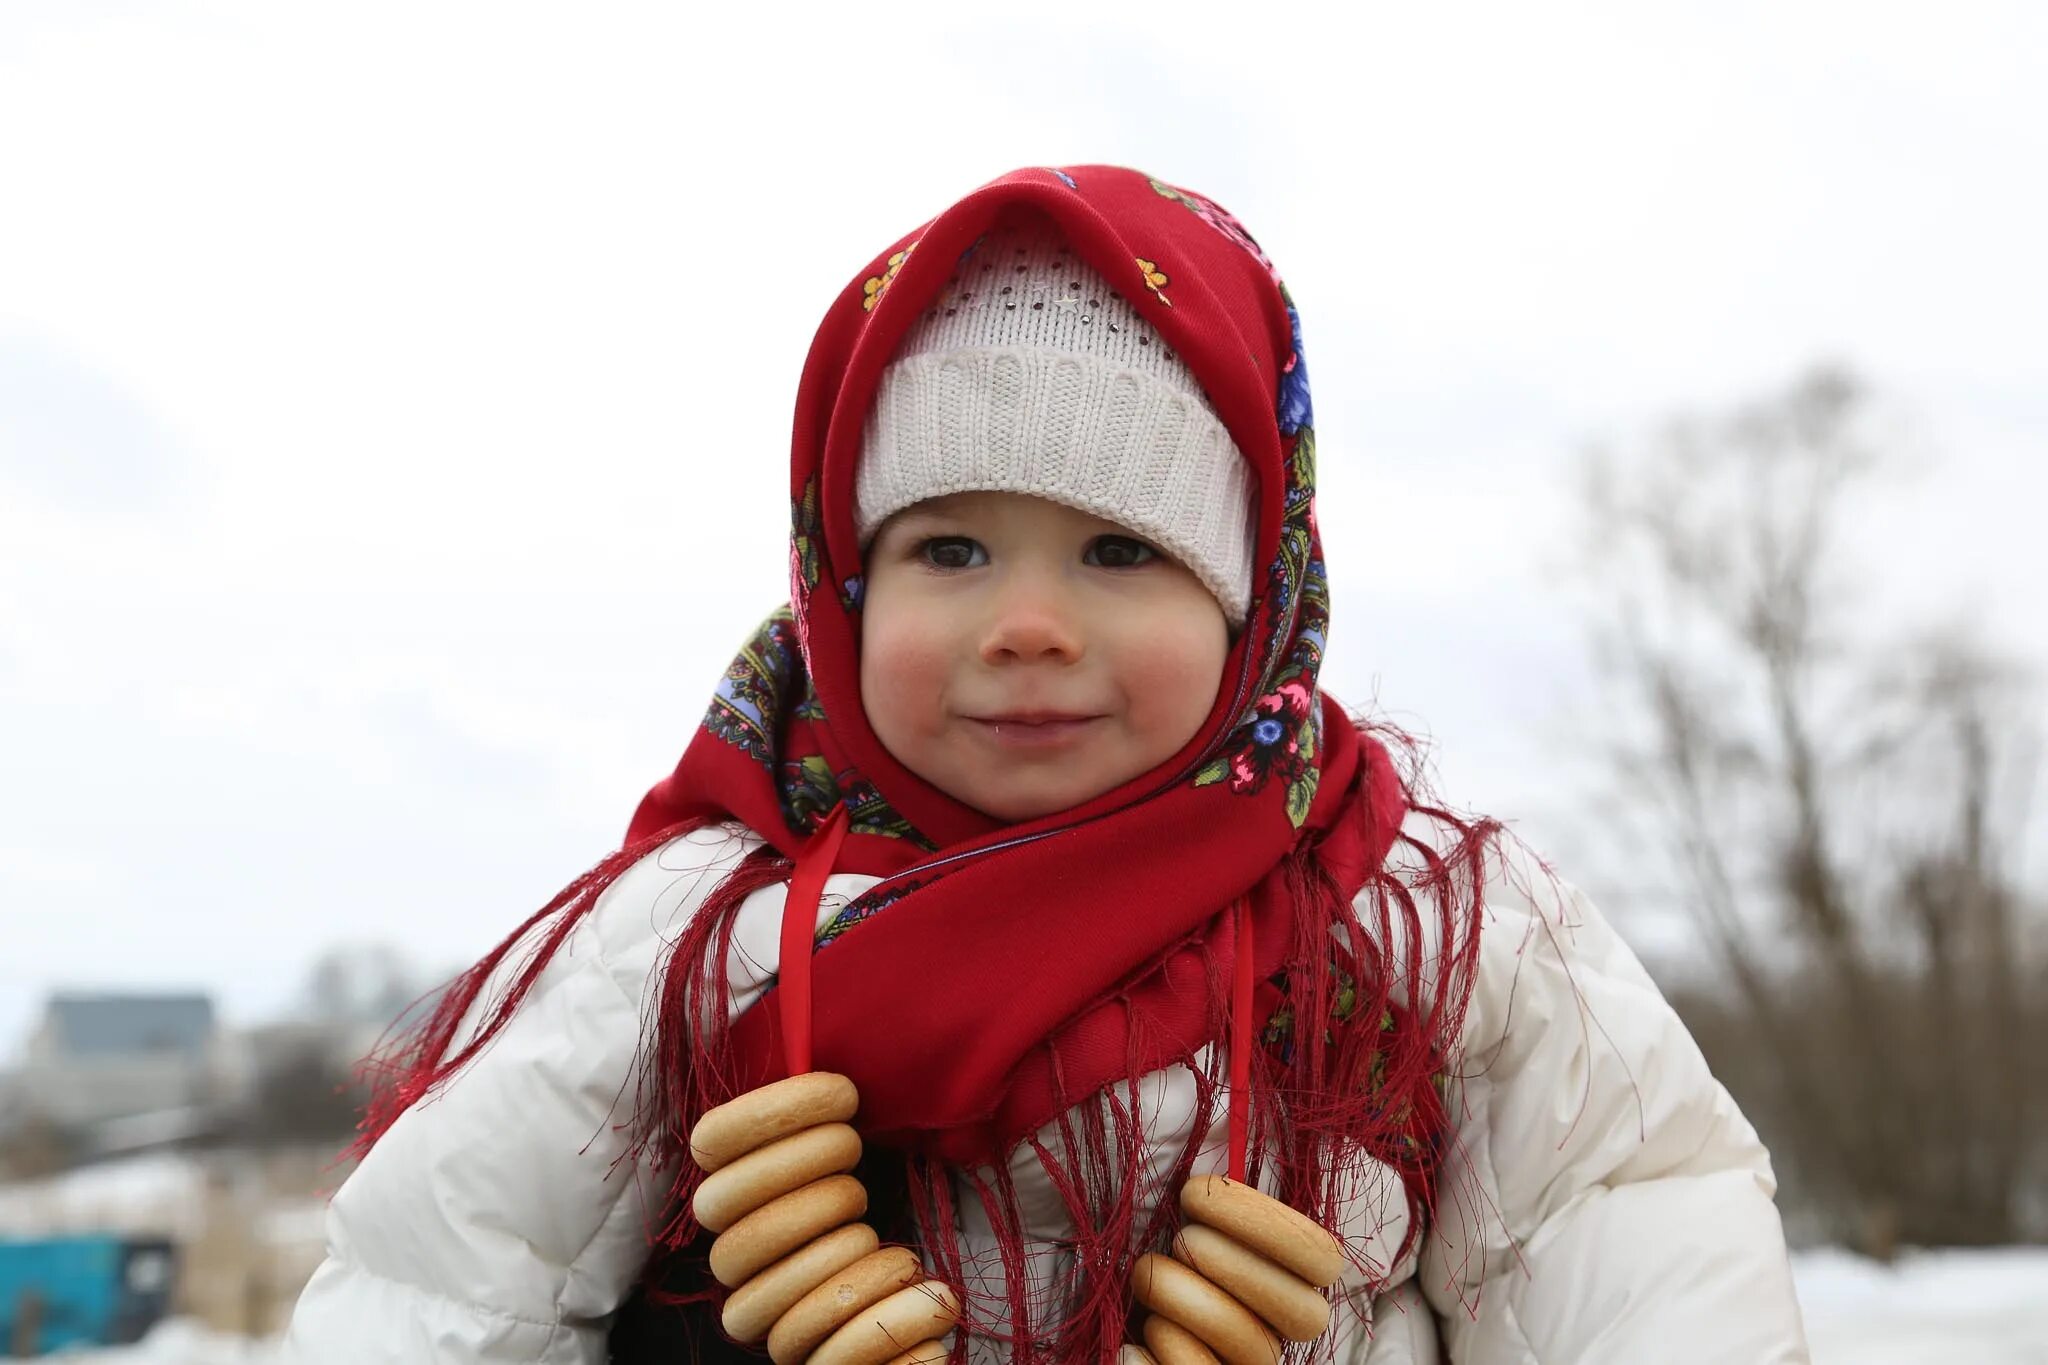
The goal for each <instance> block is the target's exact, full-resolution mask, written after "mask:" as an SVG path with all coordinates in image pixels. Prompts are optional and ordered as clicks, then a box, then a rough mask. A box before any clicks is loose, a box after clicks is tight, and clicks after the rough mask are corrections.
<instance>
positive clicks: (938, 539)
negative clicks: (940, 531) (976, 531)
mask: <svg viewBox="0 0 2048 1365" xmlns="http://www.w3.org/2000/svg"><path fill="white" fill-rule="evenodd" d="M917 557H918V558H919V559H922V560H923V561H924V562H925V563H927V564H929V565H931V566H932V567H933V568H934V569H978V568H980V567H981V566H982V565H984V564H986V563H988V551H987V550H984V549H983V548H982V547H981V542H980V541H978V540H969V539H968V538H967V537H966V536H933V537H932V538H931V539H930V540H927V541H926V542H924V544H922V545H920V546H918V547H917Z"/></svg>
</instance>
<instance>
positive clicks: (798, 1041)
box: [777, 804, 847, 1076]
mask: <svg viewBox="0 0 2048 1365" xmlns="http://www.w3.org/2000/svg"><path fill="white" fill-rule="evenodd" d="M846 824H847V815H846V807H845V806H844V805H843V804H842V805H837V806H834V807H833V808H832V813H831V814H830V815H828V816H826V817H825V823H824V824H823V825H822V826H820V827H819V829H818V832H817V833H816V834H813V835H812V836H811V838H810V841H809V842H808V843H806V844H805V845H804V846H803V851H802V852H800V853H798V854H797V855H796V874H795V875H794V876H792V877H791V878H790V879H789V899H788V900H786V901H784V902H783V903H782V961H781V966H780V968H779V973H780V975H779V979H778V982H777V986H778V989H779V991H780V993H781V996H782V1060H783V1062H784V1063H785V1064H786V1065H787V1066H788V1067H789V1074H790V1075H792V1076H801V1075H803V1074H804V1073H805V1072H806V1071H809V1070H810V1069H811V948H812V946H813V945H814V944H816V942H817V940H818V902H819V901H820V900H821V899H823V897H824V895H825V879H826V878H827V877H829V876H831V875H832V864H833V863H834V862H836V861H838V858H839V846H840V845H841V844H843V843H845V842H846Z"/></svg>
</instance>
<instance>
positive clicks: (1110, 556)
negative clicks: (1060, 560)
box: [1082, 536, 1159, 569]
mask: <svg viewBox="0 0 2048 1365" xmlns="http://www.w3.org/2000/svg"><path fill="white" fill-rule="evenodd" d="M1158 557H1159V552H1158V551H1157V550H1155V549H1153V548H1152V547H1151V546H1150V545H1147V544H1146V543H1145V542H1144V541H1142V540H1133V539H1131V538H1130V537H1129V536H1097V537H1095V539H1094V540H1092V541H1090V542H1089V543H1088V553H1087V554H1085V555H1083V556H1082V561H1083V562H1084V563H1088V564H1094V565H1097V566H1099V567H1101V568H1104V569H1135V568H1137V567H1138V566H1139V565H1140V564H1143V563H1145V562H1146V561H1148V560H1152V559H1157V558H1158Z"/></svg>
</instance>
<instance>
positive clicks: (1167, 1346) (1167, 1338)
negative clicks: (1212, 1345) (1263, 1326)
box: [1119, 1313, 1223, 1365]
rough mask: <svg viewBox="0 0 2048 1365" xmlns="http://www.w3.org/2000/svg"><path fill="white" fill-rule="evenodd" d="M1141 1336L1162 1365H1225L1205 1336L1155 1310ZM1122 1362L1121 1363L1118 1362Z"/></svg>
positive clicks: (1153, 1356)
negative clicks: (1210, 1347)
mask: <svg viewBox="0 0 2048 1365" xmlns="http://www.w3.org/2000/svg"><path fill="white" fill-rule="evenodd" d="M1141 1335H1142V1336H1143V1337H1144V1338H1145V1346H1146V1349H1147V1350H1149V1351H1150V1352H1151V1353H1152V1358H1153V1359H1154V1360H1157V1361H1158V1362H1159V1365H1223V1362H1222V1361H1221V1360H1219V1359H1217V1357H1216V1353H1215V1352H1214V1351H1212V1350H1210V1349H1209V1348H1208V1347H1207V1346H1204V1345H1203V1344H1202V1339H1201V1338H1200V1337H1198V1336H1196V1335H1195V1334H1194V1333H1193V1332H1190V1331H1189V1330H1188V1329H1187V1328H1185V1327H1183V1326H1181V1325H1180V1324H1179V1323H1177V1322H1175V1321H1174V1320H1173V1319H1172V1318H1163V1317H1161V1316H1159V1314H1157V1313H1154V1314H1152V1315H1151V1316H1150V1317H1148V1318H1146V1319H1145V1327H1144V1330H1143V1332H1142V1333H1141ZM1119 1365H1121V1362H1119Z"/></svg>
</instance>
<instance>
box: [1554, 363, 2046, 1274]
mask: <svg viewBox="0 0 2048 1365" xmlns="http://www.w3.org/2000/svg"><path fill="white" fill-rule="evenodd" d="M1892 444H1893V442H1892V441H1891V440H1889V439H1888V437H1887V432H1886V430H1885V428H1884V427H1883V426H1882V425H1881V423H1880V421H1879V419H1878V417H1877V415H1876V412H1875V405H1874V404H1873V403H1872V402H1871V401H1870V400H1869V398H1868V396H1867V395H1866V394H1865V393H1864V391H1863V390H1862V388H1861V387H1860V386H1859V385H1858V384H1857V383H1856V382H1855V381H1854V380H1853V379H1852V378H1851V377H1849V376H1848V375H1846V374H1845V373H1843V372H1841V371H1838V370H1831V369H1823V370H1819V371H1816V372H1814V373H1812V374H1810V375H1807V376H1806V377H1804V378H1802V379H1801V380H1799V381H1798V382H1797V383H1795V384H1794V385H1792V386H1791V387H1790V388H1788V389H1787V390H1786V391H1785V392H1783V393H1779V394H1776V395H1773V396H1770V397H1768V398H1766V399H1764V400H1762V401H1760V402H1756V403H1754V404H1751V405H1748V406H1745V407H1742V408H1740V409H1739V410H1737V411H1734V412H1732V413H1728V414H1724V415H1717V416H1712V417H1707V418H1695V419H1687V420H1682V421H1678V422H1674V423H1672V424H1671V425H1670V426H1669V427H1667V428H1666V429H1665V430H1663V431H1662V432H1660V433H1658V434H1657V435H1656V436H1654V437H1653V438H1651V439H1650V440H1648V441H1646V442H1644V443H1643V444H1642V445H1641V447H1640V448H1638V449H1635V450H1631V451H1628V452H1626V454H1625V456H1623V455H1617V454H1616V453H1615V452H1612V451H1596V452H1595V453H1594V455H1593V456H1592V458H1591V459H1590V460H1589V461H1588V466H1587V469H1588V478H1587V482H1586V490H1585V503H1584V506H1585V511H1586V513H1587V516H1588V519H1589V523H1590V525H1589V531H1590V534H1589V535H1588V536H1587V537H1586V543H1587V544H1589V545H1591V546H1593V547H1595V548H1594V552H1593V555H1592V558H1591V561H1590V568H1591V569H1592V571H1593V573H1592V582H1593V583H1594V584H1595V585H1596V588H1597V590H1598V595H1597V599H1596V600H1597V602H1598V604H1599V605H1598V608H1597V616H1596V619H1597V624H1598V629H1597V631H1596V641H1597V647H1598V651H1599V658H1600V661H1601V663H1602V664H1603V665H1604V675H1605V677H1606V679H1607V680H1608V682H1609V683H1610V685H1612V686H1613V687H1614V688H1615V690H1616V696H1615V698H1614V699H1613V700H1614V704H1613V705H1612V706H1611V707H1610V708H1609V709H1608V710H1607V712H1606V714H1605V715H1604V717H1603V722H1604V723H1603V730H1602V733H1603V736H1604V739H1605V741H1606V746H1607V747H1606V752H1605V759H1606V761H1607V763H1608V765H1609V768H1610V771H1611V774H1612V775H1613V776H1614V777H1615V778H1616V779H1617V781H1616V783H1615V787H1616V790H1617V794H1618V795H1619V796H1620V798H1621V799H1620V800H1619V801H1618V802H1617V808H1618V810H1619V812H1621V813H1623V814H1624V815H1625V817H1626V818H1627V819H1628V820H1630V821H1631V822H1633V825H1634V830H1633V832H1634V833H1635V834H1636V835H1638V836H1640V844H1639V845H1638V847H1646V848H1650V849H1655V850H1660V851H1661V852H1662V853H1663V854H1665V855H1667V856H1666V857H1665V858H1664V860H1663V863H1664V866H1665V867H1666V868H1667V869H1668V871H1669V872H1670V873H1671V875H1670V876H1669V878H1668V881H1667V884H1666V885H1665V886H1664V887H1663V888H1662V889H1661V892H1659V891H1655V890H1652V889H1650V888H1644V889H1643V890H1642V892H1641V895H1642V897H1643V898H1644V899H1648V898H1650V897H1651V896H1652V895H1657V894H1661V895H1663V896H1665V897H1668V898H1670V899H1672V900H1675V901H1676V903H1678V904H1679V905H1681V906H1682V907H1683V908H1684V910H1685V912H1686V914H1687V915H1688V916H1689V918H1690V919H1691V921H1692V922H1693V923H1694V924H1695V925H1696V926H1697V927H1698V929H1699V931H1700V937H1701V939H1702V941H1703V942H1704V944H1705V946H1706V949H1707V952H1708V954H1709V956H1710V959H1711V961H1712V963H1713V965H1714V967H1715V968H1716V975H1717V979H1718V980H1719V982H1720V983H1721V989H1720V990H1719V991H1718V992H1709V993H1705V994H1700V993H1694V994H1692V995H1689V996H1686V997H1684V998H1683V1000H1682V1006H1683V1005H1689V1006H1690V1008H1691V1011H1692V1014H1693V1016H1694V1017H1693V1022H1694V1023H1695V1028H1696V1032H1697V1033H1698V1035H1699V1036H1700V1038H1701V1042H1702V1046H1703V1047H1705V1048H1707V1049H1708V1051H1709V1055H1710V1057H1711V1058H1712V1059H1713V1060H1714V1061H1715V1063H1716V1069H1717V1071H1719V1072H1720V1073H1721V1074H1722V1075H1723V1076H1724V1079H1726V1080H1727V1081H1728V1083H1729V1084H1730V1088H1731V1089H1734V1090H1735V1091H1736V1092H1737V1094H1738V1096H1739V1097H1740V1098H1741V1099H1742V1100H1743V1101H1744V1104H1745V1107H1746V1108H1748V1109H1749V1110H1750V1111H1751V1113H1752V1114H1753V1115H1754V1116H1755V1117H1756V1119H1757V1122H1758V1125H1759V1127H1760V1128H1763V1129H1764V1130H1765V1132H1766V1136H1767V1137H1769V1138H1770V1139H1771V1140H1772V1145H1773V1150H1774V1152H1775V1153H1776V1155H1777V1156H1778V1158H1779V1161H1780V1165H1781V1167H1783V1168H1784V1169H1785V1170H1786V1172H1787V1174H1788V1178H1789V1180H1790V1181H1793V1182H1796V1185H1797V1188H1796V1189H1795V1190H1793V1191H1792V1193H1793V1195H1794V1198H1795V1199H1799V1200H1803V1202H1804V1203H1805V1204H1806V1205H1807V1206H1808V1207H1809V1208H1810V1209H1811V1210H1813V1211H1814V1212H1816V1213H1817V1214H1818V1215H1819V1216H1820V1217H1821V1218H1822V1220H1823V1221H1824V1223H1825V1224H1826V1230H1827V1231H1828V1232H1829V1233H1830V1235H1833V1236H1836V1237H1840V1238H1843V1239H1845V1240H1848V1241H1851V1242H1853V1243H1856V1244H1858V1245H1861V1246H1863V1247H1865V1248H1866V1249H1869V1250H1873V1251H1876V1252H1879V1253H1888V1252H1889V1250H1890V1248H1891V1247H1892V1246H1893V1245H1895V1244H1896V1243H1898V1242H1901V1241H1904V1242H1912V1243H1918V1244H1953V1243H1984V1242H2000V1241H2007V1240H2010V1239H2012V1238H2013V1237H2014V1236H2016V1235H2019V1234H2020V1233H2021V1232H2022V1231H2023V1229H2022V1226H2021V1224H2022V1222H2023V1220H2024V1219H2025V1217H2026V1216H2027V1203H2026V1200H2027V1197H2028V1194H2029V1192H2030V1191H2032V1192H2033V1193H2034V1194H2035V1195H2036V1196H2038V1194H2039V1193H2040V1191H2041V1190H2042V1188H2043V1182H2044V1172H2043V1170H2042V1169H2041V1163H2042V1134H2043V1131H2044V1128H2048V1113H2044V1107H2048V1104H2044V1096H2048V1084H2044V1082H2043V1079H2042V1076H2043V1073H2044V1068H2043V1067H2042V1066H2041V1065H2040V1064H2039V1061H2038V1058H2039V1057H2040V1056H2042V1055H2043V1054H2042V1052H2041V1051H2040V1049H2041V1046H2042V1044H2043V1042H2048V1039H2043V1038H2042V1037H2041V1036H2040V1035H2041V1034H2042V1032H2043V1029H2044V1011H2043V1009H2042V1007H2041V1005H2040V1002H2039V1001H2037V1000H2034V999H2031V998H2030V995H2029V993H2028V992H2027V991H2026V990H2025V989H2023V986H2024V983H2025V982H2027V981H2028V980H2032V981H2035V982H2038V981H2039V979H2040V978H2039V971H2040V957H2039V953H2038V940H2037V939H2036V938H2035V937H2034V936H2033V935H2034V933H2035V932H2037V931H2036V930H2033V929H2031V928H2030V923H2031V922H2034V921H2037V920H2038V917H2039V916H2040V914H2041V906H2040V905H2039V904H2038V903H2037V902H2029V901H2028V899H2027V898H2026V896H2025V894H2024V892H2023V889H2022V886H2021V884H2020V880H2019V875H2018V866H2019V864H2018V861H2017V857H2016V850H2017V847H2018V844H2019V836H2020V834H2021V832H2022V831H2023V829H2024V817H2025V812H2026V809H2027V798H2028V795H2029V786H2030V783H2031V778H2032V775H2033V773H2034V771H2035V768H2036V766H2037V755H2036V752H2035V749H2036V746H2035V743H2034V741H2033V729H2032V722H2033V715H2032V713H2031V712H2030V711H2029V709H2028V708H2029V704H2030V702H2031V701H2032V699H2033V697H2034V694H2033V693H2032V692H2031V691H2030V689H2029V685H2028V679H2027V678H2026V676H2025V675H2024V673H2023V672H2022V671H2020V670H2019V669H2018V668H2016V667H2015V666H2013V665H2011V664H2009V663H2006V662H2003V661H2001V660H1999V659H1998V658H1997V657H1996V655H1995V653H1994V652H1993V651H1992V650H1990V649H1989V648H1988V647H1987V646H1985V645H1984V644H1983V643H1981V642H1980V641H1979V640H1977V639H1976V638H1975V637H1974V636H1973V635H1972V634H1971V633H1970V632H1969V631H1968V630H1967V629H1965V628H1963V627H1962V626H1960V625H1957V624H1955V623H1953V622H1949V623H1945V624H1943V625H1941V626H1939V627H1937V628H1934V629H1921V630H1918V631H1914V630H1911V629H1908V628H1903V627H1900V626H1898V625H1896V624H1894V623H1889V622H1887V623H1885V624H1883V625H1882V626H1881V627H1879V628H1876V629H1868V628H1866V629H1863V630H1860V631H1859V630H1858V629H1856V627H1857V626H1858V625H1859V624H1861V623H1863V622H1864V621H1865V620H1866V618H1868V617H1869V616H1871V615H1873V614H1875V613H1871V612H1865V611H1861V610H1859V608H1860V607H1862V606H1866V605H1868V604H1869V603H1870V600H1871V596H1872V594H1871V590H1870V584H1869V582H1868V581H1867V580H1860V579H1859V578H1858V576H1857V575H1856V572H1855V568H1856V566H1855V565H1854V563H1853V562H1852V557H1851V556H1850V554H1849V553H1848V549H1847V547H1846V546H1845V545H1844V543H1843V539H1844V538H1843V531H1844V528H1845V525H1846V524H1847V523H1848V521H1849V519H1850V518H1852V517H1853V516H1854V515H1855V514H1856V513H1857V511H1858V510H1859V508H1860V507H1861V505H1862V499H1863V498H1864V497H1865V496H1866V494H1867V493H1868V492H1869V491H1871V489H1872V488H1873V487H1874V486H1875V485H1877V484H1878V483H1879V482H1880V481H1881V476H1883V475H1884V474H1885V473H1886V472H1887V471H1888V470H1890V469H1891V468H1892V466H1893V464H1894V463H1895V462H1894V461H1893V460H1892V459H1891V458H1890V457H1889V454H1888V452H1889V451H1890V449H1891V447H1892ZM2030 971H2031V972H2032V973H2033V975H2032V976H2031V977H2029V976H2028V973H2029V972H2030ZM1704 1016H1712V1017H1704ZM1717 1054H1718V1055H1717ZM2037 1212H2038V1210H2037Z"/></svg>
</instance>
